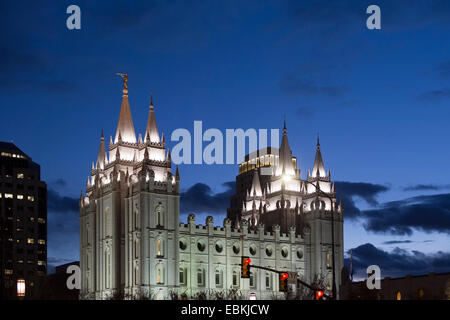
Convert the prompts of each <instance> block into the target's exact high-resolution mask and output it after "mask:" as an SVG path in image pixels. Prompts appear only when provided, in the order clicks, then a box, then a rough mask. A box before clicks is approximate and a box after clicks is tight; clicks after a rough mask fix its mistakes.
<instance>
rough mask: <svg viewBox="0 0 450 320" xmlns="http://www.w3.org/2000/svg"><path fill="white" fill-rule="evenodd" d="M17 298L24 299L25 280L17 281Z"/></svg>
mask: <svg viewBox="0 0 450 320" xmlns="http://www.w3.org/2000/svg"><path fill="white" fill-rule="evenodd" d="M17 296H18V297H19V298H23V297H25V280H24V279H17Z"/></svg>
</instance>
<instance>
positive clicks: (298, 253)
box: [297, 248, 303, 259]
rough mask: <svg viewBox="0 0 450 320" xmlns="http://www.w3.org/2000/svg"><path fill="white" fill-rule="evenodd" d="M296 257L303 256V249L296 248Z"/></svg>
mask: <svg viewBox="0 0 450 320" xmlns="http://www.w3.org/2000/svg"><path fill="white" fill-rule="evenodd" d="M297 258H299V259H301V258H303V250H302V249H300V248H299V249H297Z"/></svg>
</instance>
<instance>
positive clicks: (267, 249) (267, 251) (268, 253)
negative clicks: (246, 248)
mask: <svg viewBox="0 0 450 320" xmlns="http://www.w3.org/2000/svg"><path fill="white" fill-rule="evenodd" d="M266 255H267V256H268V257H270V256H272V248H271V247H267V248H266Z"/></svg>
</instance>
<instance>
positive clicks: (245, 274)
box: [241, 257, 252, 278]
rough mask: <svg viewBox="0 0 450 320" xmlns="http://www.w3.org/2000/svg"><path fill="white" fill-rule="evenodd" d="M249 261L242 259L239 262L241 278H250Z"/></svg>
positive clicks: (246, 258) (245, 258)
mask: <svg viewBox="0 0 450 320" xmlns="http://www.w3.org/2000/svg"><path fill="white" fill-rule="evenodd" d="M250 262H252V260H250V258H249V257H242V261H241V278H250Z"/></svg>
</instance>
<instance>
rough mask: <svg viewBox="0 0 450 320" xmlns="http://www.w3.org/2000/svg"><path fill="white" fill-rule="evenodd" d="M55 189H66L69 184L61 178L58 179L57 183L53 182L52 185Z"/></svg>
mask: <svg viewBox="0 0 450 320" xmlns="http://www.w3.org/2000/svg"><path fill="white" fill-rule="evenodd" d="M52 184H53V185H54V186H55V187H59V188H64V187H65V186H67V182H66V180H64V179H62V178H59V179H56V180H55V181H53V183H52Z"/></svg>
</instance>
